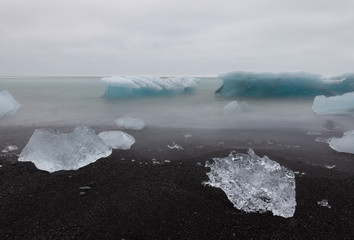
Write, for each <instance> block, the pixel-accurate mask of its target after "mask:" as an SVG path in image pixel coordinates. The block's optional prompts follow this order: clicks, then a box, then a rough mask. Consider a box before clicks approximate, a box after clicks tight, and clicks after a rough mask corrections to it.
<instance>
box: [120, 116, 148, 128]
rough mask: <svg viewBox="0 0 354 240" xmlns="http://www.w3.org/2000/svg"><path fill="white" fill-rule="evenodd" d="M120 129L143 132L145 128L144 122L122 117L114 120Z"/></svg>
mask: <svg viewBox="0 0 354 240" xmlns="http://www.w3.org/2000/svg"><path fill="white" fill-rule="evenodd" d="M114 122H115V124H116V125H117V127H118V128H119V129H131V130H141V129H143V128H144V127H145V122H144V120H141V119H137V118H130V117H121V118H117V119H115V120H114Z"/></svg>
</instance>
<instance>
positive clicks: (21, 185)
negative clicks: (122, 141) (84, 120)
mask: <svg viewBox="0 0 354 240" xmlns="http://www.w3.org/2000/svg"><path fill="white" fill-rule="evenodd" d="M56 129H58V128H56ZM59 129H60V130H62V131H64V132H70V131H71V130H72V127H61V128H59ZM0 130H1V136H0V143H1V146H0V147H2V148H3V147H5V146H7V145H11V144H16V145H17V146H19V149H20V150H21V149H22V148H23V147H24V146H25V144H26V143H27V141H28V139H29V137H30V136H31V134H32V132H33V130H34V127H28V128H21V129H15V128H3V129H0ZM95 130H96V132H97V133H98V132H100V131H102V130H110V129H109V128H103V127H96V128H95ZM111 130H113V128H112V129H111ZM128 133H130V134H131V135H133V136H134V137H135V138H136V143H135V144H134V145H133V147H132V148H131V150H127V151H122V150H115V151H113V154H112V155H111V156H109V157H107V158H104V159H100V160H98V161H97V162H95V163H93V164H90V165H88V166H86V167H84V168H81V169H79V170H77V171H59V172H55V173H47V172H44V171H40V170H38V169H36V167H35V166H34V165H33V164H32V163H23V162H17V156H16V155H17V154H19V153H20V150H19V151H17V152H16V151H14V152H10V153H7V154H1V155H0V165H2V167H1V168H0V211H1V214H0V239H352V238H353V236H354V230H353V229H354V206H353V202H354V191H353V188H354V155H351V154H344V153H337V152H335V151H334V150H332V149H330V148H329V147H328V144H326V143H319V142H315V141H314V139H315V138H317V137H331V136H341V132H336V131H325V130H323V131H322V132H321V135H318V136H317V135H308V134H307V132H306V131H305V130H294V129H278V130H274V129H259V130H255V129H253V130H246V129H243V130H227V129H225V130H205V129H204V130H203V129H161V128H154V127H148V128H145V129H143V130H141V131H128ZM186 134H191V135H192V136H191V137H188V135H187V138H186V136H185V135H186ZM173 142H175V143H177V144H179V145H181V146H182V147H183V148H184V149H183V150H172V149H169V148H168V147H167V145H168V144H172V143H173ZM247 148H253V149H254V150H255V152H256V153H257V154H258V155H260V156H263V155H267V156H268V157H270V158H271V159H273V160H275V161H277V162H279V163H280V164H282V165H284V166H286V167H288V168H290V169H291V170H293V171H298V172H300V174H297V175H296V200H297V207H296V211H295V215H294V217H292V218H287V219H285V218H282V217H275V216H273V215H272V214H271V213H269V212H268V213H265V214H258V213H244V212H242V211H239V210H237V209H236V208H234V207H233V205H232V204H231V202H229V201H228V199H227V197H226V195H225V194H224V192H223V191H222V190H220V189H217V188H213V187H209V186H203V185H202V184H201V183H202V182H203V181H206V180H207V176H206V174H205V173H206V172H207V171H208V169H207V168H205V167H204V164H205V161H211V160H212V158H213V157H225V156H227V155H228V154H229V152H230V151H231V150H237V151H240V152H246V151H247ZM152 159H155V160H152ZM133 160H134V161H133ZM165 160H169V161H170V162H165ZM153 162H155V164H153ZM156 162H159V163H161V164H156ZM333 164H335V165H336V167H335V168H333V169H327V168H325V167H324V165H333ZM301 173H305V174H304V175H303V174H301ZM83 186H89V187H90V188H91V189H89V190H80V189H79V188H80V187H83ZM80 192H84V193H85V194H83V193H81V194H82V195H81V194H80ZM322 199H327V200H328V202H329V204H330V205H331V208H330V209H329V208H326V207H321V206H318V204H317V201H320V200H322Z"/></svg>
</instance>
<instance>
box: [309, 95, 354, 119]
mask: <svg viewBox="0 0 354 240" xmlns="http://www.w3.org/2000/svg"><path fill="white" fill-rule="evenodd" d="M312 109H313V111H314V112H315V113H317V114H319V115H324V114H346V115H350V116H353V117H354V92H349V93H345V94H343V95H340V96H333V97H325V96H323V95H321V96H317V97H315V100H314V101H313V105H312Z"/></svg>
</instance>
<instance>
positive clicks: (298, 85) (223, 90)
mask: <svg viewBox="0 0 354 240" xmlns="http://www.w3.org/2000/svg"><path fill="white" fill-rule="evenodd" d="M220 78H221V79H222V80H223V82H224V83H223V85H222V86H221V87H220V88H219V89H218V90H217V91H216V92H215V95H216V96H218V97H241V96H242V97H254V98H267V97H268V98H270V97H315V96H317V95H325V96H333V95H338V94H343V93H346V92H351V91H354V74H347V75H342V76H338V77H333V78H329V79H325V78H324V77H322V76H320V75H315V74H310V73H304V72H296V73H289V72H282V73H267V72H266V73H256V72H229V73H226V74H222V75H220Z"/></svg>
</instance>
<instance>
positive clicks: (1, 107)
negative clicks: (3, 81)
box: [0, 90, 21, 117]
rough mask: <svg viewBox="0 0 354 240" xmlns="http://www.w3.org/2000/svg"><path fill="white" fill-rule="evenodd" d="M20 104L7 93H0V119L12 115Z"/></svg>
mask: <svg viewBox="0 0 354 240" xmlns="http://www.w3.org/2000/svg"><path fill="white" fill-rule="evenodd" d="M20 107H21V104H20V103H19V102H17V101H16V100H15V99H14V97H13V96H12V95H11V93H9V92H8V91H6V90H4V91H1V92H0V117H3V116H5V115H12V114H14V113H15V112H16V111H17V110H18V109H19V108H20Z"/></svg>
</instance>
